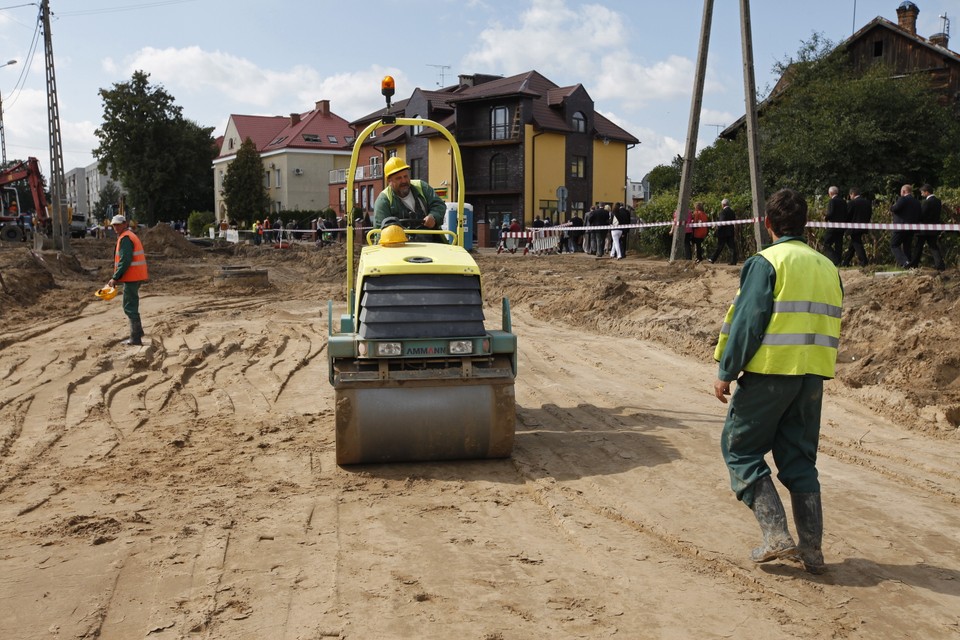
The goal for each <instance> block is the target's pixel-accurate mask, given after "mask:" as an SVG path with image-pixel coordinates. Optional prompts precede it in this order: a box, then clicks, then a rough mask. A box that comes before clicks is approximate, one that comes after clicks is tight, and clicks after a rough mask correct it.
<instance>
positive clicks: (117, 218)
mask: <svg viewBox="0 0 960 640" xmlns="http://www.w3.org/2000/svg"><path fill="white" fill-rule="evenodd" d="M126 222H127V219H126V218H125V217H123V216H121V215H119V214H117V215H115V216H113V218H112V219H111V220H110V224H125V223H126Z"/></svg>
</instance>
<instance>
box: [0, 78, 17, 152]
mask: <svg viewBox="0 0 960 640" xmlns="http://www.w3.org/2000/svg"><path fill="white" fill-rule="evenodd" d="M12 64H17V61H16V60H8V61H7V62H6V63H4V64H0V69H2V68H3V67H9V66H10V65H12ZM0 150H2V151H3V164H2V165H0V167H2V168H4V169H6V168H7V136H6V134H5V133H4V132H3V96H0Z"/></svg>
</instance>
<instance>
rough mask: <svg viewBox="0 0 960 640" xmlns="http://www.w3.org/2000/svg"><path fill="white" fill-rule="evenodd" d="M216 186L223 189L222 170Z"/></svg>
mask: <svg viewBox="0 0 960 640" xmlns="http://www.w3.org/2000/svg"><path fill="white" fill-rule="evenodd" d="M217 184H219V185H220V188H221V189H223V169H221V170H220V171H218V172H217ZM88 188H89V187H88Z"/></svg>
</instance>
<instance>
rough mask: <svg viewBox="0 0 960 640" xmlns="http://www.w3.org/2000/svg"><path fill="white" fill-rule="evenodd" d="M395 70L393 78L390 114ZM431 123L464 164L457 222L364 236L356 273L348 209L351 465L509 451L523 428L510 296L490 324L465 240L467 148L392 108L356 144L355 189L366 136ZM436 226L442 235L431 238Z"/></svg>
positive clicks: (339, 372) (335, 352)
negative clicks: (463, 154)
mask: <svg viewBox="0 0 960 640" xmlns="http://www.w3.org/2000/svg"><path fill="white" fill-rule="evenodd" d="M390 88H392V79H390V78H389V77H388V78H385V79H384V87H383V92H384V95H385V96H387V107H388V109H387V112H389V106H390V95H392V92H391V93H389V94H388V93H387V91H388V90H389V89H390ZM394 125H399V126H409V127H430V128H433V129H435V130H436V131H437V132H439V133H440V134H442V135H443V136H444V137H445V138H446V139H447V140H448V141H449V143H450V146H451V152H452V156H453V158H454V161H455V166H456V174H457V180H456V191H457V207H458V216H457V219H458V221H457V229H456V230H455V231H454V230H440V229H436V230H422V229H418V230H417V231H416V234H412V233H411V234H409V235H408V234H407V233H406V231H405V230H404V229H402V227H398V226H386V224H385V225H384V228H383V229H373V230H371V231H369V232H368V233H367V235H366V244H365V245H364V246H363V247H362V249H361V251H360V258H359V262H358V265H357V269H356V282H354V248H353V237H354V234H353V227H352V225H353V215H348V216H347V224H348V227H347V234H346V245H347V247H346V248H347V309H348V313H343V314H341V315H340V316H339V323H335V322H334V312H333V302H332V301H330V302H328V305H327V308H328V318H329V320H328V360H329V365H330V384H331V385H332V386H333V388H334V392H335V394H336V459H337V463H338V464H341V465H349V464H361V463H384V462H414V461H433V460H457V459H479V458H505V457H509V456H510V454H511V452H512V450H513V439H514V432H515V429H516V403H515V400H514V381H515V379H516V375H517V338H516V336H515V335H514V334H513V332H512V328H511V321H510V303H509V300H508V299H506V298H504V299H503V300H502V301H501V309H502V314H501V315H502V322H501V328H500V329H498V330H497V329H487V328H486V327H485V326H484V320H485V317H484V311H483V295H482V282H481V277H480V269H479V268H478V266H477V264H476V262H475V261H474V259H473V257H472V256H471V255H470V253H469V252H468V251H467V250H466V249H465V248H464V246H463V239H464V228H463V225H464V213H463V211H464V192H463V188H462V185H463V165H462V161H461V158H460V148H459V147H458V145H457V142H456V140H455V139H454V138H453V136H452V135H451V134H450V132H449V131H448V130H447V129H446V128H445V127H443V126H442V125H440V124H439V123H436V122H434V121H432V120H427V119H422V118H400V117H392V116H385V117H383V118H381V119H380V120H377V121H376V122H373V123H372V124H370V125H369V126H368V127H366V128H365V129H364V130H363V132H362V133H361V134H360V135H359V136H358V137H357V139H356V141H355V142H354V147H353V154H352V157H351V160H350V168H349V170H348V171H347V189H346V193H347V194H352V193H353V192H354V191H353V177H354V176H355V175H356V168H357V159H358V155H359V151H360V147H361V144H362V143H363V141H364V140H366V139H367V137H369V136H370V135H371V134H372V133H373V132H374V131H376V130H377V129H378V128H380V127H385V126H394ZM430 234H435V235H438V236H440V238H442V239H443V241H431V240H437V238H430V237H428V236H429V235H430Z"/></svg>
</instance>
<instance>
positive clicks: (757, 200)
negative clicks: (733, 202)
mask: <svg viewBox="0 0 960 640" xmlns="http://www.w3.org/2000/svg"><path fill="white" fill-rule="evenodd" d="M712 18H713V0H704V2H703V23H702V25H701V27H700V50H699V53H698V54H697V69H696V76H694V79H693V99H692V100H691V104H690V121H689V125H688V127H687V147H686V155H685V156H684V158H683V173H682V174H681V175H680V198H679V202H678V203H677V226H676V227H674V230H673V246H672V248H671V250H670V261H671V262H673V261H674V260H676V258H677V254H678V253H679V251H680V247H681V245H682V243H683V236H684V228H685V227H686V222H687V210H688V207H689V205H690V194H691V193H692V191H693V165H694V160H695V159H696V153H697V129H698V128H699V127H700V109H701V107H702V105H703V85H704V80H705V76H706V69H707V51H708V49H709V48H710V23H711V21H712ZM740 32H741V45H742V48H743V94H744V95H743V99H744V105H745V106H746V112H747V114H746V122H747V155H748V156H749V161H750V187H751V194H752V198H753V217H754V218H755V219H756V220H757V221H756V222H755V223H754V236H755V237H756V241H757V250H760V248H761V247H762V246H763V245H764V244H768V243H769V241H770V236H769V234H768V233H767V230H766V227H764V226H763V222H762V218H763V207H764V203H765V201H766V198H765V196H764V193H763V181H762V180H761V177H760V149H759V143H758V136H757V88H756V79H755V77H754V70H753V32H752V29H751V27H750V0H740ZM708 126H716V125H708Z"/></svg>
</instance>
